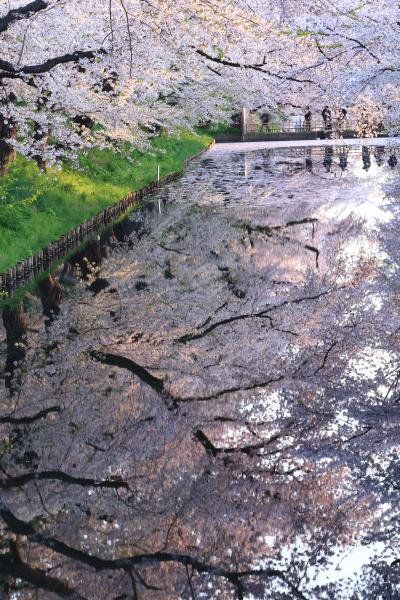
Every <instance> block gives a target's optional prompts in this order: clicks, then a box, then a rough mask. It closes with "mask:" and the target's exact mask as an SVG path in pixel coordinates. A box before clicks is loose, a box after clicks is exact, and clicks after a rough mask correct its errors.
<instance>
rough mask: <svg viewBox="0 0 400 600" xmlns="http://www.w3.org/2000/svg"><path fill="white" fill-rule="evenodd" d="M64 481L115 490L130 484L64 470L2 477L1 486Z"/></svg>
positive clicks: (127, 487) (9, 486) (10, 486)
mask: <svg viewBox="0 0 400 600" xmlns="http://www.w3.org/2000/svg"><path fill="white" fill-rule="evenodd" d="M46 480H47V481H62V482H63V483H68V484H72V485H81V486H83V487H96V488H110V489H113V490H116V489H119V488H125V489H129V486H128V484H127V483H126V482H125V481H122V480H119V479H117V480H112V479H105V480H98V479H89V478H86V477H73V476H72V475H68V473H63V472H62V471H41V472H39V473H24V474H23V475H18V476H16V477H10V478H9V479H0V488H3V489H7V488H12V487H18V486H22V485H25V484H26V483H29V482H30V481H46Z"/></svg>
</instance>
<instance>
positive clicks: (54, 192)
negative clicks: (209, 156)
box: [0, 132, 211, 272]
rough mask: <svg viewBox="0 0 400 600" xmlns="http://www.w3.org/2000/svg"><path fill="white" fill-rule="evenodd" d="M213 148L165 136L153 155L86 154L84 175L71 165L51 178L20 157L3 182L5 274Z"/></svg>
mask: <svg viewBox="0 0 400 600" xmlns="http://www.w3.org/2000/svg"><path fill="white" fill-rule="evenodd" d="M210 142H211V137H210V136H209V135H207V134H202V135H199V136H197V135H195V134H193V133H188V132H182V133H181V134H180V136H169V135H161V136H159V137H157V138H155V139H154V140H153V142H152V146H153V150H152V152H149V153H146V154H142V153H140V152H137V151H132V152H131V153H130V158H131V160H128V158H125V157H123V156H122V155H120V154H116V153H114V152H112V151H111V150H99V149H92V150H90V151H88V152H86V153H82V154H80V156H79V158H78V162H79V168H78V169H77V168H76V167H74V166H73V165H70V164H67V163H65V164H64V165H63V167H62V169H61V170H59V171H57V170H51V171H49V172H47V173H43V172H41V171H40V170H39V169H38V167H37V166H36V165H35V163H33V162H32V161H29V160H27V159H25V158H23V157H21V156H18V157H17V159H16V161H15V162H14V163H13V164H12V166H11V168H10V170H9V172H8V174H7V175H4V176H2V177H0V272H2V271H5V270H6V269H7V268H8V267H10V266H12V265H14V264H15V263H16V262H17V261H18V260H21V259H22V258H25V257H26V256H30V255H31V254H33V253H34V252H36V251H38V250H40V249H41V248H43V247H44V246H46V245H47V244H48V243H49V242H50V241H52V240H55V239H57V238H58V237H60V236H61V235H62V234H64V233H66V232H67V231H69V230H70V229H71V228H72V227H74V226H75V225H78V224H79V223H83V222H84V221H85V220H86V219H88V218H89V217H91V216H93V215H94V214H96V213H98V212H100V211H101V210H102V209H103V208H105V207H107V206H110V205H111V204H114V203H115V202H117V201H118V200H120V199H121V198H123V197H124V196H125V195H126V194H128V193H129V192H131V191H134V190H138V189H140V188H142V187H144V186H145V185H147V184H148V183H150V182H151V181H154V180H155V179H156V178H157V166H158V165H160V175H161V177H162V176H164V175H167V174H169V173H173V172H175V171H178V170H179V169H181V168H182V166H183V163H184V160H185V159H186V158H188V157H190V156H193V155H194V154H196V153H197V152H199V151H200V150H201V149H202V148H204V147H205V146H206V145H207V144H209V143H210Z"/></svg>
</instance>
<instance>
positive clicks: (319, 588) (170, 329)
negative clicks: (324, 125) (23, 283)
mask: <svg viewBox="0 0 400 600" xmlns="http://www.w3.org/2000/svg"><path fill="white" fill-rule="evenodd" d="M340 151H341V152H342V153H343V152H345V151H347V171H346V173H345V175H344V176H343V177H341V178H333V177H332V178H331V179H329V180H328V179H327V180H326V181H325V182H324V187H323V189H322V190H321V183H320V182H321V178H320V177H319V176H318V174H317V169H315V172H309V171H307V170H306V169H305V168H304V166H303V163H304V156H306V157H308V156H309V154H307V153H304V155H303V154H300V155H299V151H298V150H297V149H293V150H285V151H282V152H280V153H279V154H276V153H273V152H270V151H269V152H262V151H261V152H251V153H248V154H246V155H245V156H244V155H243V153H241V154H237V153H232V154H227V153H222V154H220V153H219V152H220V151H218V150H217V149H216V150H214V151H212V152H210V153H209V155H208V156H207V157H206V158H202V159H200V160H199V161H198V162H197V163H196V164H195V165H192V166H191V167H190V168H189V169H188V171H187V172H186V173H185V175H184V177H183V179H182V180H181V181H180V182H179V183H177V182H175V183H173V184H171V185H170V186H169V187H167V188H165V189H163V190H161V191H160V194H161V196H162V199H163V209H162V212H161V214H160V212H159V210H158V197H156V198H155V201H154V203H152V202H149V203H147V204H146V205H145V206H143V207H142V208H141V209H140V210H138V211H135V212H134V213H132V214H131V215H130V217H129V218H128V219H127V220H126V221H125V222H123V223H118V224H116V225H115V226H114V227H113V229H112V231H109V232H108V233H107V235H108V237H107V236H104V237H102V238H101V240H98V239H94V240H92V242H91V243H90V244H88V246H87V247H86V249H85V252H84V251H83V250H82V251H80V252H79V253H77V254H76V255H75V256H74V257H72V258H71V260H70V262H69V263H68V264H67V265H64V267H62V268H60V273H61V275H60V280H61V282H62V285H63V299H62V302H61V293H58V294H55V298H53V297H52V300H53V301H54V300H57V301H58V302H59V303H60V302H61V304H60V306H59V309H60V312H59V314H58V315H57V314H54V311H53V313H52V314H51V316H49V317H48V318H46V319H43V316H42V314H41V312H40V306H41V305H42V306H43V310H47V308H45V307H46V306H47V304H48V303H46V302H45V299H44V298H43V295H42V296H41V298H40V299H38V298H36V297H35V296H33V295H30V294H29V295H28V296H27V297H26V299H25V307H24V311H22V306H20V307H19V308H20V309H21V310H20V311H19V312H18V311H17V312H14V313H12V314H9V315H8V320H6V323H7V325H10V324H11V323H12V322H15V321H17V322H19V323H23V321H24V319H25V322H26V327H27V339H26V344H25V356H24V357H23V358H21V360H20V367H19V369H17V373H16V374H15V375H14V386H10V387H11V389H10V390H9V391H7V390H5V389H3V388H2V390H1V392H0V394H1V411H0V467H1V474H0V486H1V488H2V494H1V503H0V536H1V541H2V550H1V552H0V566H1V569H2V575H3V578H4V577H5V578H6V581H7V585H9V587H10V588H11V589H12V590H13V592H14V591H15V593H18V594H19V596H20V598H21V600H28V599H30V597H31V596H32V594H34V593H35V586H36V587H38V586H39V587H40V588H41V591H38V594H42V595H43V596H44V597H46V595H49V594H50V593H51V594H53V593H55V592H54V590H55V589H57V590H59V591H60V593H62V594H64V596H66V597H68V595H69V596H70V597H71V596H72V597H73V595H74V594H75V596H76V595H78V597H79V595H80V596H81V597H85V598H88V599H89V598H94V597H96V594H98V590H99V589H101V590H102V595H104V596H105V597H114V596H117V597H118V596H123V594H126V595H127V596H129V595H132V589H135V590H136V594H137V597H138V598H140V600H154V598H155V597H156V595H158V594H160V597H161V594H162V595H164V596H165V597H166V598H168V599H169V598H171V600H172V599H175V598H188V599H191V597H193V594H195V597H196V596H197V597H200V596H202V597H204V598H206V599H207V600H214V599H215V598H218V597H221V598H224V600H225V599H228V600H231V599H233V598H240V597H246V595H248V596H249V595H251V594H253V596H254V597H255V598H268V599H270V600H276V599H279V600H287V599H288V598H290V599H291V598H300V599H301V600H304V598H307V600H311V599H312V598H316V597H318V598H319V597H321V598H324V596H326V597H329V595H330V596H332V597H335V598H338V599H339V600H347V598H348V597H349V590H350V591H351V593H352V594H353V595H358V596H359V597H362V598H367V599H369V598H373V595H372V592H371V593H370V590H373V592H374V593H377V594H379V593H381V594H383V591H384V590H385V589H386V590H387V586H389V589H390V590H391V593H392V592H393V593H394V591H395V590H396V589H397V587H396V586H398V584H399V579H398V568H397V565H396V560H397V559H396V555H395V549H396V547H397V546H398V542H399V540H398V527H397V521H398V519H399V511H398V508H397V507H398V495H399V490H398V469H397V454H396V452H397V450H396V449H397V446H398V425H399V415H398V414H397V413H398V411H397V408H396V399H397V395H398V380H399V372H398V371H399V369H398V354H399V342H400V337H399V335H398V328H399V319H398V317H397V312H396V311H395V310H393V302H395V301H396V297H397V296H396V295H397V289H398V285H397V276H398V274H397V270H396V269H395V268H394V267H393V265H395V264H396V263H398V262H399V261H400V255H399V252H398V243H397V237H398V234H397V231H398V226H399V224H398V218H397V197H396V187H395V186H396V182H395V181H392V179H391V178H392V173H391V171H390V168H389V167H388V166H384V165H382V166H381V167H379V174H380V175H379V178H377V177H374V179H373V178H372V176H371V170H372V166H371V169H370V170H369V171H368V172H367V171H363V170H362V164H361V162H362V161H361V156H360V153H359V154H356V155H355V154H353V153H351V152H350V151H348V149H343V148H341V149H340ZM303 152H304V151H303ZM323 157H324V154H323V153H322V154H321V153H320V154H319V155H318V154H317V152H316V150H314V152H313V154H312V158H313V162H314V164H315V166H317V165H318V163H320V164H321V165H322V167H321V169H320V170H321V171H323V170H324V167H323V164H322V162H323ZM338 158H339V154H338V153H334V156H333V159H334V162H335V161H336V163H337V168H338V169H339V168H340V167H339V166H338ZM244 166H246V169H244ZM260 167H262V168H260ZM376 169H377V170H378V167H377V166H376ZM360 173H361V174H362V179H361V178H360ZM221 180H223V182H224V195H222V194H220V195H218V194H217V193H216V185H217V184H218V181H221ZM300 182H303V184H304V186H306V189H307V192H304V191H303V190H304V189H305V188H303V187H301V186H300ZM372 182H373V183H374V186H372ZM247 187H250V188H251V193H249V196H248V202H247V204H246V202H245V201H244V198H246V193H245V191H246V188H247ZM283 188H284V190H285V195H284V196H283V193H282V190H283ZM217 192H218V190H217ZM289 195H291V196H292V198H288V197H287V196H289ZM226 196H228V197H229V200H230V208H229V212H227V210H226V209H225V207H224V199H225V197H226ZM255 201H257V205H256V208H255V207H254V202H255ZM106 244H107V245H108V246H109V249H108V252H105V249H104V245H106ZM102 251H103V253H102ZM316 251H318V252H319V254H318V264H317V261H316ZM85 253H86V254H85ZM108 253H109V256H108V258H107V259H104V256H106V255H108ZM77 264H78V267H75V265H77ZM96 282H97V283H101V284H102V285H97V286H96V285H94V284H95V283H96ZM48 284H49V285H48V287H47V290H48V293H49V292H51V291H52V290H53V291H54V288H55V278H51V279H50V280H49V282H48ZM50 284H51V285H50ZM238 290H240V292H241V293H240V294H239V293H238ZM53 304H54V302H53ZM17 308H18V307H17ZM48 308H49V307H48ZM50 313H51V311H50ZM46 316H47V315H46ZM13 319H14V321H13ZM20 333H21V332H20ZM24 335H25V334H24ZM3 337H4V333H3V334H0V338H3ZM20 343H21V340H19V341H17V344H20ZM1 348H2V350H5V349H6V348H5V343H4V342H3V346H2V347H1ZM4 359H5V357H4ZM393 549H394V551H393ZM376 554H379V559H377V558H376V556H375V555H376ZM44 564H45V565H46V568H45V569H44V566H43V565H44ZM28 567H29V568H28ZM16 578H17V579H16ZM385 586H386V588H385ZM156 588H161V590H162V591H157V589H156ZM192 590H193V593H192ZM382 590H383V591H382ZM392 595H393V594H392Z"/></svg>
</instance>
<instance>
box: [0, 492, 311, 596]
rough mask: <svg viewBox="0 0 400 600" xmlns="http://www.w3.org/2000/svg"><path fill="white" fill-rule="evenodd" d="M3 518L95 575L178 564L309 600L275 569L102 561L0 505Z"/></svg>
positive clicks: (173, 557)
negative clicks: (277, 583)
mask: <svg viewBox="0 0 400 600" xmlns="http://www.w3.org/2000/svg"><path fill="white" fill-rule="evenodd" d="M0 517H1V518H2V519H3V520H4V522H5V523H6V525H7V527H8V528H9V529H10V530H11V531H12V532H13V533H15V534H17V535H25V536H26V537H27V538H28V539H29V540H30V541H31V542H33V543H35V544H40V545H42V546H45V547H46V548H49V549H50V550H52V551H53V552H56V553H58V554H61V555H63V556H66V557H68V558H71V559H72V560H76V561H78V562H80V563H82V564H85V565H87V566H89V567H92V568H93V569H95V571H116V570H124V571H126V572H130V571H131V569H132V568H133V567H139V566H144V567H149V566H158V565H160V564H164V563H175V564H178V565H181V566H182V567H186V566H190V567H191V568H192V569H193V570H194V571H197V572H198V573H204V574H209V575H212V576H214V577H221V578H223V579H226V580H227V581H229V582H230V583H231V584H232V585H234V586H235V587H236V589H242V590H243V583H242V580H244V579H246V578H249V577H250V578H254V577H256V578H260V579H262V580H267V579H274V578H276V579H280V580H281V581H283V582H284V583H285V585H287V586H288V588H289V589H290V591H291V593H292V595H293V596H292V597H293V598H298V599H299V600H307V599H306V597H305V596H304V594H302V592H300V590H299V589H298V587H297V586H296V585H294V584H293V583H291V582H290V581H289V580H288V578H287V576H286V574H285V573H284V572H283V571H281V570H279V569H274V568H263V569H245V570H243V571H238V570H230V569H227V568H225V567H219V566H216V565H212V564H209V563H206V562H203V561H202V560H199V559H196V558H194V557H192V556H189V555H187V554H180V553H176V552H154V553H148V554H138V555H136V556H127V557H123V558H117V559H103V558H99V557H97V556H93V555H92V554H87V553H86V552H84V551H83V550H79V549H77V548H72V547H71V546H68V545H67V544H65V543H64V542H61V541H60V540H57V539H56V538H54V537H52V536H49V535H47V534H45V533H40V532H37V531H36V530H35V529H34V528H33V527H32V525H30V524H29V523H27V522H25V521H22V520H21V519H18V517H16V516H15V515H14V514H13V513H12V512H11V511H10V510H9V508H8V507H7V506H6V505H5V504H4V503H3V502H0Z"/></svg>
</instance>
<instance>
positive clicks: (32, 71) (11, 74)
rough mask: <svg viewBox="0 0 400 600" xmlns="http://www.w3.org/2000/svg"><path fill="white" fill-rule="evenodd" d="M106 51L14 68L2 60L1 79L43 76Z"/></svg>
mask: <svg viewBox="0 0 400 600" xmlns="http://www.w3.org/2000/svg"><path fill="white" fill-rule="evenodd" d="M104 53H105V50H104V49H102V48H100V49H99V50H76V51H75V52H71V53H67V54H63V55H61V56H56V57H54V58H49V59H48V60H46V61H45V62H43V63H39V64H37V65H24V66H22V67H14V65H12V64H11V63H10V62H8V61H5V60H0V69H1V70H0V80H1V79H23V78H24V77H26V76H27V75H41V74H43V73H48V72H49V71H51V70H52V69H54V68H55V67H57V66H59V65H65V64H68V63H77V62H79V61H80V60H84V59H89V60H90V59H93V58H96V56H98V55H99V54H104Z"/></svg>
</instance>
